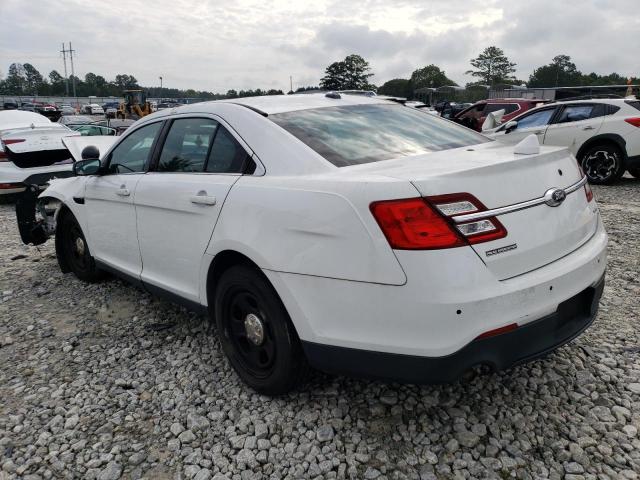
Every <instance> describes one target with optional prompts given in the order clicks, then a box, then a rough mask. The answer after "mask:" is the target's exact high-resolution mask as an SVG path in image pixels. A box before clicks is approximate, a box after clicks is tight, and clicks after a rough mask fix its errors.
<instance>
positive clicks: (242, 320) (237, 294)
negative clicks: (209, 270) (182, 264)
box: [214, 265, 308, 395]
mask: <svg viewBox="0 0 640 480" xmlns="http://www.w3.org/2000/svg"><path fill="white" fill-rule="evenodd" d="M214 302H215V303H214V305H215V307H214V308H215V320H216V326H217V329H218V335H219V337H220V343H221V344H222V349H223V351H224V353H225V355H226V356H227V358H228V360H229V363H230V364H231V366H232V367H233V369H234V370H235V371H236V372H237V374H238V375H239V376H240V378H242V380H243V381H244V382H245V383H246V384H247V385H249V386H250V387H251V388H253V389H254V390H256V391H257V392H259V393H262V394H266V395H281V394H284V393H287V392H289V391H291V390H292V389H293V388H294V387H295V386H296V385H297V384H298V383H299V382H300V381H301V380H302V378H303V376H304V375H305V373H306V371H307V368H308V367H307V363H306V359H305V358H304V353H303V351H302V346H301V345H300V340H299V339H298V336H297V334H296V331H295V329H294V328H293V324H292V323H291V320H290V318H289V315H288V314H287V311H286V309H285V308H284V305H283V304H282V302H281V300H280V298H279V297H278V294H277V293H276V291H275V290H274V289H273V287H272V286H271V284H270V283H269V281H268V280H267V279H266V278H265V277H264V275H263V274H262V272H259V271H257V270H256V269H254V268H251V267H248V266H245V265H236V266H233V267H231V268H229V269H228V270H226V271H225V272H224V273H223V274H222V276H221V278H220V280H219V281H218V284H217V286H216V290H215V300H214Z"/></svg>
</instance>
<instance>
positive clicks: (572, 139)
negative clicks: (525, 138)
mask: <svg viewBox="0 0 640 480" xmlns="http://www.w3.org/2000/svg"><path fill="white" fill-rule="evenodd" d="M604 114H605V105H604V104H602V103H578V104H567V105H564V106H563V107H562V108H561V110H560V111H559V113H558V115H557V116H556V118H555V119H554V121H553V123H552V124H551V125H549V127H548V128H547V131H546V133H545V136H544V143H545V145H557V146H561V147H569V150H570V151H571V153H573V154H574V155H575V154H576V153H577V152H578V150H579V148H580V146H581V145H582V144H583V143H584V142H586V141H587V140H588V139H590V138H591V137H592V136H594V135H597V134H598V131H599V130H600V127H601V126H602V121H603V119H604Z"/></svg>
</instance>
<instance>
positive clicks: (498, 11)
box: [0, 0, 640, 92]
mask: <svg viewBox="0 0 640 480" xmlns="http://www.w3.org/2000/svg"><path fill="white" fill-rule="evenodd" d="M307 3H308V4H307ZM639 34H640V2H639V1H638V0H510V1H508V2H507V1H504V0H501V1H497V0H422V1H417V0H416V1H413V0H384V1H382V0H363V1H336V0H314V1H313V2H301V1H298V2H293V1H292V2H287V1H281V0H274V1H270V0H259V1H253V0H240V1H236V2H220V1H212V0H153V1H142V0H127V1H120V0H116V1H101V2H99V1H95V0H93V1H89V0H55V1H54V0H28V1H25V0H0V71H2V73H3V74H4V75H6V72H7V69H8V67H9V64H10V63H12V62H22V63H26V62H29V63H32V64H33V65H34V66H35V67H36V68H37V69H38V70H39V71H40V72H41V73H43V75H47V74H48V73H49V71H51V70H52V69H56V70H58V71H59V72H60V73H62V72H63V65H62V57H61V54H60V53H59V50H60V49H61V46H62V45H61V44H62V42H63V41H64V42H69V41H71V42H73V47H74V49H75V50H76V56H75V66H76V74H77V75H78V76H81V77H84V74H86V73H87V72H94V73H96V74H99V75H103V76H104V77H106V78H107V79H109V80H110V79H113V77H114V76H115V75H116V74H118V73H127V74H131V75H133V76H135V77H136V78H137V79H138V81H139V82H140V83H141V84H142V85H144V86H153V85H158V83H159V80H158V76H160V75H162V76H163V78H164V82H163V83H164V86H166V87H177V88H195V89H198V90H210V91H216V92H225V91H227V90H228V89H230V88H235V89H243V88H257V87H260V88H281V89H283V90H285V91H286V90H288V88H289V75H292V76H293V80H294V89H295V88H296V87H298V86H302V85H317V84H318V82H319V80H320V78H321V77H322V74H323V72H324V68H325V67H326V66H327V65H329V64H330V63H331V62H333V61H336V60H341V59H343V58H344V57H345V56H346V55H348V54H350V53H358V54H360V55H362V56H363V57H365V58H366V59H367V60H368V61H369V62H370V64H371V67H372V70H373V72H374V73H375V76H374V77H373V82H374V83H376V84H378V85H380V84H382V83H383V82H385V81H386V80H389V79H391V78H397V77H404V78H408V76H409V75H411V72H412V71H413V70H414V69H415V68H418V67H421V66H424V65H428V64H430V63H435V64H436V65H438V66H440V67H441V68H443V69H444V70H445V71H446V73H447V75H448V76H449V77H450V78H452V79H453V80H455V81H457V82H458V83H462V84H463V83H466V82H468V81H470V80H471V78H470V77H468V76H466V75H465V74H464V72H465V71H466V70H468V69H469V59H470V58H473V57H475V56H476V55H477V54H478V53H479V52H480V51H481V50H482V49H483V48H484V47H486V46H489V45H496V46H498V47H500V48H502V49H503V50H504V51H505V53H506V54H507V55H508V56H509V57H510V59H511V60H512V61H514V62H516V63H517V64H518V66H517V72H516V75H517V76H518V78H522V79H525V80H526V79H527V78H528V77H529V74H530V73H531V71H532V70H533V68H534V67H536V66H540V65H543V64H546V63H549V62H550V60H551V58H552V57H553V56H555V55H557V54H560V53H564V54H567V55H570V56H571V57H572V59H573V61H574V62H575V63H576V65H577V66H578V68H579V69H580V70H582V71H583V72H585V73H588V72H591V71H595V72H597V73H602V74H604V73H611V72H613V71H616V72H618V73H620V74H622V75H626V76H628V75H636V76H637V75H639V74H640V55H639V53H638V52H639V51H638V48H637V43H638V38H639V37H638V35H639Z"/></svg>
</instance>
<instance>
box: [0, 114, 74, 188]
mask: <svg viewBox="0 0 640 480" xmlns="http://www.w3.org/2000/svg"><path fill="white" fill-rule="evenodd" d="M75 135H80V134H79V133H77V132H74V131H72V130H70V129H69V128H67V127H65V126H64V125H61V124H59V123H52V122H51V121H50V120H49V119H48V118H47V117H45V116H43V115H40V114H39V113H34V112H25V111H21V110H6V111H3V112H0V195H6V194H10V193H18V192H22V191H24V189H25V185H26V184H27V183H30V182H31V183H35V184H44V183H46V181H47V180H49V178H51V177H53V176H58V177H60V176H70V175H71V166H72V165H71V164H72V163H73V159H72V157H71V154H70V153H69V151H68V150H67V149H66V148H65V146H64V145H63V144H62V138H63V137H65V136H75ZM30 178H31V179H32V180H29V179H30Z"/></svg>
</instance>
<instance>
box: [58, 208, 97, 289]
mask: <svg viewBox="0 0 640 480" xmlns="http://www.w3.org/2000/svg"><path fill="white" fill-rule="evenodd" d="M56 230H57V233H56V234H57V235H61V236H62V238H61V243H60V247H61V250H62V251H61V252H59V254H61V255H63V256H64V262H65V264H66V265H67V267H68V268H69V270H71V271H72V272H73V274H74V275H75V276H76V277H78V278H79V279H80V280H83V281H85V282H89V283H93V282H97V281H98V280H100V279H102V278H103V276H104V273H103V272H102V271H101V270H100V269H98V267H97V266H96V262H95V260H94V259H93V257H92V256H91V252H90V251H89V245H88V244H87V240H86V239H85V237H84V234H83V233H82V228H80V225H79V224H78V221H77V220H76V219H75V217H74V216H73V215H72V214H71V213H66V214H63V217H62V219H61V221H60V225H59V227H58V228H57V229H56Z"/></svg>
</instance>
